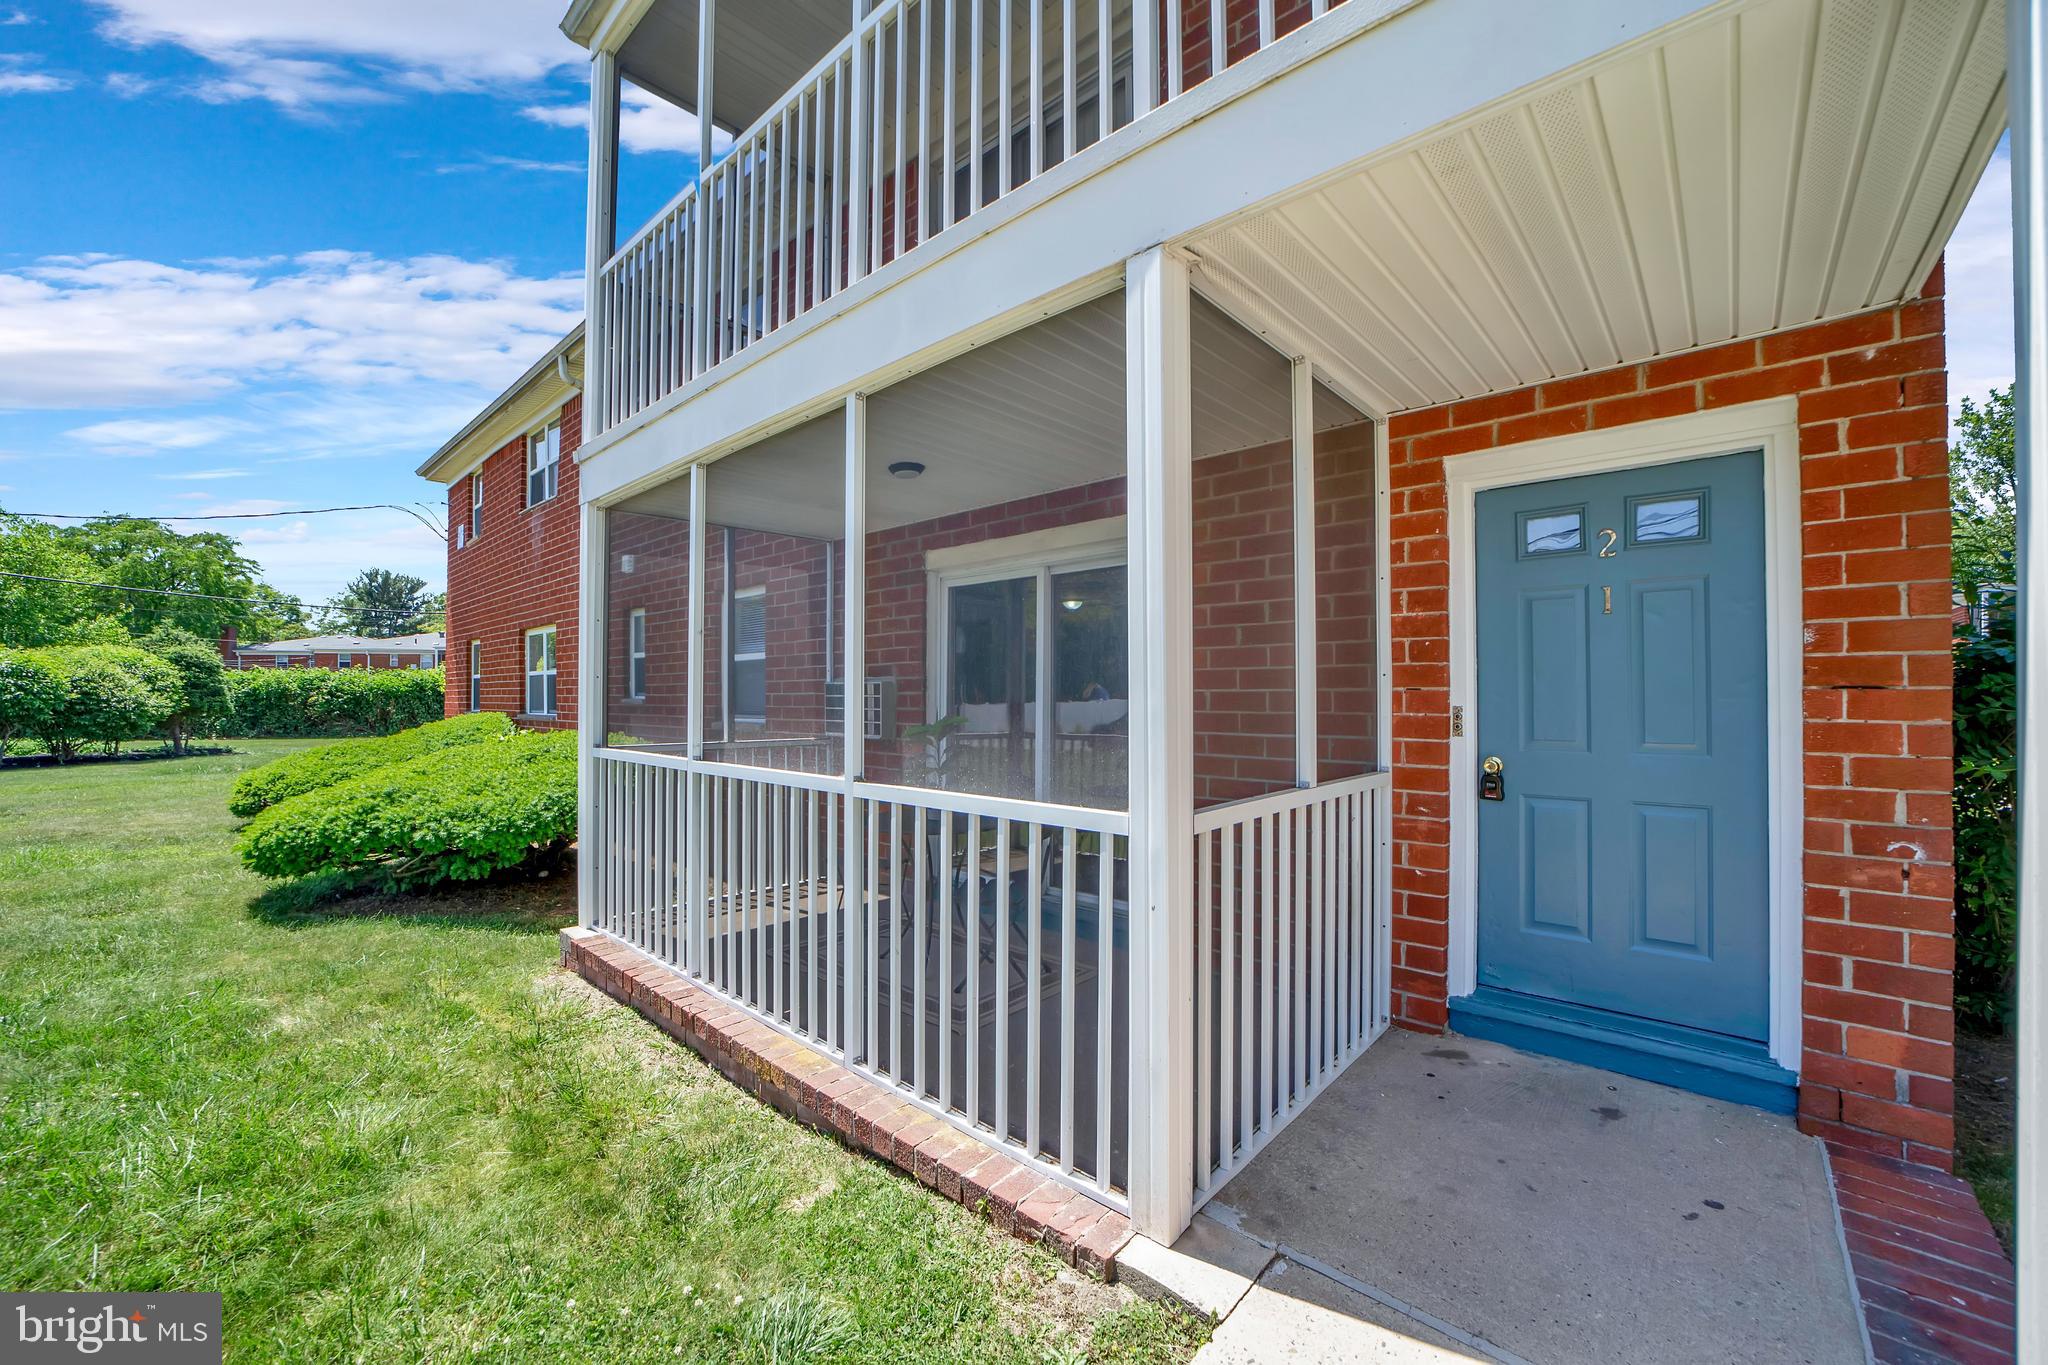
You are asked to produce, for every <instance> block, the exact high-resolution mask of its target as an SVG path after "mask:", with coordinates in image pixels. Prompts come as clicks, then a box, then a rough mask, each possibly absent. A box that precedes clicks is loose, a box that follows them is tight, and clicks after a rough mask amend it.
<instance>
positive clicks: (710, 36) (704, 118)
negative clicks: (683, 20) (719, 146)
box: [697, 0, 718, 177]
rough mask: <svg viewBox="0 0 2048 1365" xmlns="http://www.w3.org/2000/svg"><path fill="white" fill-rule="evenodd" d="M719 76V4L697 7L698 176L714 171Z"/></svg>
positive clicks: (703, 0)
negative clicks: (713, 116)
mask: <svg viewBox="0 0 2048 1365" xmlns="http://www.w3.org/2000/svg"><path fill="white" fill-rule="evenodd" d="M717 74H718V0H698V5H697V174H698V175H699V176H700V177H701V176H702V175H703V174H704V173H705V172H706V171H708V170H710V169H711V133H712V124H711V111H712V110H714V109H716V108H717V107H718V105H717V103H716V101H715V100H714V99H713V95H714V94H715V93H716V92H715V91H714V90H713V88H712V81H713V78H714V77H715V76H716V75H717Z"/></svg>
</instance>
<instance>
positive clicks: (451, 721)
mask: <svg viewBox="0 0 2048 1365" xmlns="http://www.w3.org/2000/svg"><path fill="white" fill-rule="evenodd" d="M511 733H512V722H511V721H510V720H508V719H506V718H505V717H504V716H502V715H499V714H498V713H497V712H496V711H479V712H477V713H476V714H474V715H466V716H450V717H449V718H448V719H446V720H437V721H435V722H433V723H432V724H431V725H420V726H415V727H414V728H413V729H410V730H400V731H399V732H398V733H397V734H395V735H385V736H384V737H382V738H381V739H364V740H358V741H356V742H354V743H352V744H323V745H321V746H320V747H319V748H317V749H303V750H301V751H299V752H298V753H295V754H287V755H285V756H284V757H283V758H280V759H277V760H275V761H274V762H270V763H266V764H264V765H263V766H262V767H260V768H251V769H250V770H249V771H248V772H245V773H243V774H242V775H241V776H240V777H239V778H237V779H235V786H234V790H233V791H231V792H229V793H228V809H229V810H230V811H232V812H234V813H235V814H236V815H239V816H242V817H244V818H247V817H248V816H252V815H255V814H257V813H258V812H260V811H263V810H267V809H268V808H270V807H271V806H274V805H276V804H277V803H278V802H280V801H285V800H289V799H290V798H292V797H294V796H297V795H299V794H300V793H302V792H309V791H315V790H317V789H319V788H321V787H331V786H333V785H334V784H335V783H337V782H345V781H347V780H348V779H349V778H351V777H357V776H360V775H361V774H363V773H367V772H371V771H374V770H375V769H378V768H384V767H389V766H390V765H391V764H393V763H405V762H409V761H410V760H412V759H415V758H418V757H420V756H421V755H423V754H431V753H435V752H438V751H439V750H442V749H451V748H454V747H455V746H457V745H460V744H480V743H482V742H483V741H484V740H487V739H503V738H505V737H506V736H508V735H510V734H511Z"/></svg>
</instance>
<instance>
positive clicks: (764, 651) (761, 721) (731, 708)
mask: <svg viewBox="0 0 2048 1365" xmlns="http://www.w3.org/2000/svg"><path fill="white" fill-rule="evenodd" d="M767 596H768V589H767V588H766V587H765V586H763V587H758V588H738V589H735V590H734V592H733V595H732V629H731V630H730V631H728V632H727V633H726V644H725V658H726V665H727V667H726V680H727V690H726V697H725V705H726V710H727V711H728V712H730V713H731V714H730V723H731V724H734V725H766V724H767V723H768V706H767V700H768V689H767V685H766V684H767V673H768V603H767V600H766V599H767ZM754 601H758V602H760V603H761V651H760V652H759V653H758V654H754V653H749V654H742V653H740V652H739V650H738V648H737V647H736V646H737V645H738V643H739V638H740V631H739V623H740V603H742V602H754ZM746 663H759V664H760V665H761V675H762V689H761V701H762V705H761V714H760V715H758V716H743V715H741V714H740V713H739V711H738V709H737V707H736V705H735V701H734V698H735V696H736V694H737V692H738V689H737V688H734V687H733V686H732V685H731V679H732V667H731V666H732V665H733V664H746Z"/></svg>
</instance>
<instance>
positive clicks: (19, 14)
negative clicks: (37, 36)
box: [0, 9, 35, 28]
mask: <svg viewBox="0 0 2048 1365" xmlns="http://www.w3.org/2000/svg"><path fill="white" fill-rule="evenodd" d="M34 22H35V18H34V16H32V15H31V14H30V13H29V12H28V11H27V10H25V9H15V10H7V11H5V12H0V28H13V27H14V26H15V25H17V24H33V23H34Z"/></svg>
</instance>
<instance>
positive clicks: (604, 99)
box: [583, 49, 619, 441]
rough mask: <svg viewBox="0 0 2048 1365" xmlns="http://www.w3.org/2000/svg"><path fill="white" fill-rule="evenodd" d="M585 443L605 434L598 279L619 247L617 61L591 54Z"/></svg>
mask: <svg viewBox="0 0 2048 1365" xmlns="http://www.w3.org/2000/svg"><path fill="white" fill-rule="evenodd" d="M583 242H584V252H583V319H584V326H583V439H584V440H585V441H588V440H590V439H591V438H592V437H594V436H596V435H597V434H598V433H599V432H601V431H603V430H604V427H605V419H606V418H607V417H608V416H609V415H610V414H609V413H607V412H606V411H605V408H606V406H607V401H606V400H607V396H608V394H609V392H610V390H611V365H610V364H609V363H608V360H607V357H606V352H607V351H608V350H609V349H610V347H611V335H610V327H609V325H608V324H609V321H610V320H609V319H608V318H606V317H605V316H604V313H603V310H602V302H603V300H602V295H601V291H600V289H599V279H598V277H599V275H600V274H601V273H602V272H603V270H604V263H605V262H606V261H608V260H610V259H611V258H612V253H613V252H614V251H616V250H618V247H619V58H618V54H617V53H614V52H609V51H605V50H602V49H600V50H598V51H596V52H593V53H591V54H590V163H589V190H588V202H587V205H586V211H585V218H584V226H583Z"/></svg>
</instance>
